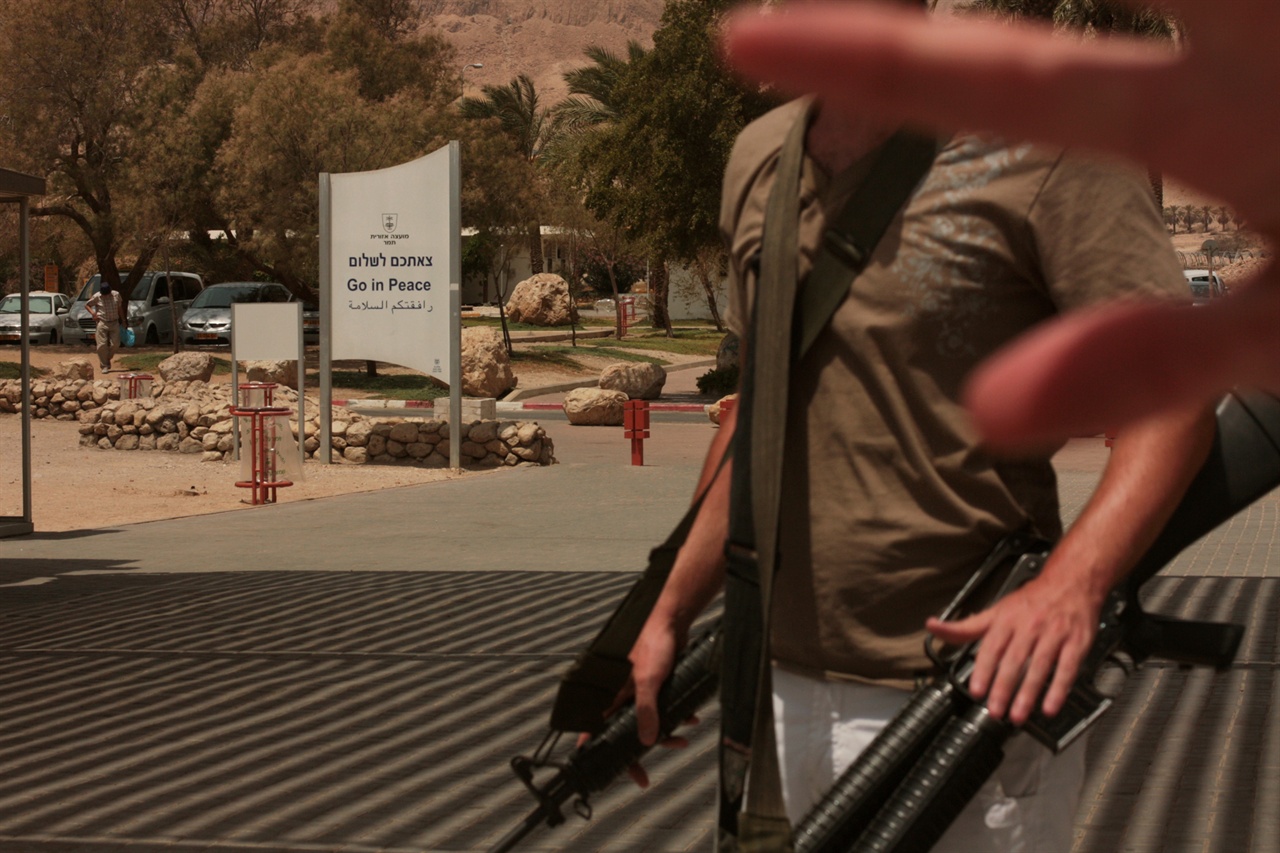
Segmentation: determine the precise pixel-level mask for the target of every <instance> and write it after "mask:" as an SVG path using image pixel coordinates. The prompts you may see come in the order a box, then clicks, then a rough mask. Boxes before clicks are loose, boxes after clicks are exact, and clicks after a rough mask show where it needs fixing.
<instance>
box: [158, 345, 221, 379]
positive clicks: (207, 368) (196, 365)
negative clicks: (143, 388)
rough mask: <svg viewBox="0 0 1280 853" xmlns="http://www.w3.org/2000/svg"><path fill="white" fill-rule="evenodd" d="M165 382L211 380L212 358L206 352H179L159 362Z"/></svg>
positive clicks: (161, 376) (161, 375)
mask: <svg viewBox="0 0 1280 853" xmlns="http://www.w3.org/2000/svg"><path fill="white" fill-rule="evenodd" d="M159 367H160V378H161V379H163V380H164V381H165V382H196V381H199V382H208V381H209V380H210V379H212V378H213V356H211V355H209V353H207V352H180V353H175V354H174V355H171V356H169V357H168V358H166V359H165V360H164V361H162V362H160V365H159Z"/></svg>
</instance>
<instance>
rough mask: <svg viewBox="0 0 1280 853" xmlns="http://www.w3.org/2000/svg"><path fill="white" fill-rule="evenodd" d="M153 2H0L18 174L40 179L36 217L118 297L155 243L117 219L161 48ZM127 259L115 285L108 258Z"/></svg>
mask: <svg viewBox="0 0 1280 853" xmlns="http://www.w3.org/2000/svg"><path fill="white" fill-rule="evenodd" d="M159 2H160V0H47V2H43V3H40V4H35V3H30V2H25V0H0V115H5V116H7V117H8V119H9V124H8V127H7V129H8V131H9V133H10V134H11V135H9V137H8V146H7V147H8V148H9V150H10V152H11V153H12V154H13V155H14V160H13V163H14V165H16V166H17V167H18V168H21V169H24V170H26V171H30V172H33V173H35V174H40V175H44V176H46V177H47V179H48V181H49V190H50V191H49V194H48V195H47V196H46V197H45V199H44V200H43V201H41V202H40V203H38V204H36V205H34V206H33V207H32V211H31V212H32V214H33V215H34V216H37V217H46V216H48V217H59V218H62V219H65V220H66V221H68V222H70V223H72V224H73V225H74V226H75V228H76V229H77V230H78V231H79V232H80V233H81V234H82V235H83V237H84V239H85V240H86V241H87V243H88V245H89V248H90V252H91V253H92V255H93V257H94V259H95V260H96V262H97V265H98V269H99V270H100V271H101V272H102V274H103V276H104V278H106V279H107V280H108V281H111V282H113V283H115V284H117V285H120V286H121V290H122V291H123V292H124V293H125V295H128V293H129V292H130V291H131V290H132V288H133V285H134V283H135V282H136V281H137V279H138V277H139V276H140V275H141V272H142V270H143V268H144V267H145V266H146V264H147V262H148V261H149V259H150V258H151V256H152V254H153V253H154V252H155V249H156V246H157V245H158V237H157V235H156V234H155V233H154V232H147V231H143V230H141V229H139V228H138V227H136V226H137V223H135V222H131V221H130V220H129V219H128V218H127V216H125V215H124V210H123V208H124V205H123V201H124V199H125V198H127V197H128V195H129V194H130V192H131V191H132V192H135V193H136V192H138V191H139V190H138V188H130V187H129V186H128V185H127V183H126V181H125V175H124V172H125V169H124V164H126V163H128V162H129V161H130V160H131V159H132V158H133V157H134V156H135V154H136V151H137V146H138V140H137V139H136V137H135V135H134V133H133V132H132V131H133V129H134V128H135V127H136V126H137V124H138V122H139V119H140V105H141V102H142V93H143V92H144V91H145V88H146V85H147V83H148V81H149V78H150V76H151V74H152V73H153V69H154V66H155V63H156V62H157V60H159V59H162V58H164V56H165V55H166V54H167V52H168V49H169V46H170V45H169V42H168V40H167V38H166V37H165V34H164V33H163V32H160V33H157V31H156V27H155V20H156V19H158V18H160V17H161V16H162V14H161V13H162V10H161V7H160V5H159ZM122 252H129V253H132V254H134V255H135V256H136V257H135V261H136V262H135V263H134V265H133V266H134V272H133V274H132V275H131V276H129V277H128V278H127V279H126V280H124V281H123V282H122V281H121V277H120V265H119V263H118V256H119V255H120V254H121V253H122Z"/></svg>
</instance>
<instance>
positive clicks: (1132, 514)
mask: <svg viewBox="0 0 1280 853" xmlns="http://www.w3.org/2000/svg"><path fill="white" fill-rule="evenodd" d="M1213 429H1214V424H1213V418H1212V415H1211V413H1210V412H1209V411H1208V410H1207V409H1206V408H1204V407H1201V406H1196V407H1194V408H1191V409H1182V410H1178V411H1174V412H1170V413H1167V414H1164V415H1161V416H1159V417H1154V418H1150V419H1148V420H1146V421H1143V422H1140V423H1137V424H1133V425H1131V426H1129V427H1127V428H1126V429H1124V430H1122V431H1121V432H1120V434H1119V437H1118V438H1117V439H1116V442H1115V447H1114V448H1113V450H1112V453H1111V459H1110V460H1109V461H1108V463H1107V467H1106V470H1105V471H1104V472H1103V475H1102V480H1101V481H1100V482H1099V484H1098V488H1097V490H1096V491H1095V492H1094V494H1093V497H1092V498H1091V499H1090V500H1089V503H1088V505H1087V506H1086V507H1085V509H1084V511H1083V512H1082V513H1081V514H1080V517H1079V519H1077V521H1076V523H1075V524H1074V525H1073V526H1072V527H1071V529H1070V531H1068V533H1067V535H1066V536H1064V537H1063V539H1062V542H1061V543H1059V545H1058V546H1057V547H1056V548H1055V549H1054V551H1053V554H1052V555H1051V557H1050V559H1049V561H1048V563H1047V564H1046V565H1045V568H1044V570H1043V571H1042V572H1041V574H1040V576H1039V577H1038V578H1036V579H1035V580H1034V581H1031V582H1030V583H1028V584H1027V585H1026V586H1024V587H1023V588H1022V589H1021V590H1019V591H1017V592H1015V593H1013V594H1011V595H1008V596H1006V597H1005V598H1003V599H1001V600H1000V601H999V602H997V603H996V605H995V606H993V607H991V608H989V609H988V610H985V611H983V612H982V613H979V614H976V615H975V616H973V617H971V618H969V619H965V620H962V621H958V622H954V623H944V622H939V621H938V620H936V619H931V620H929V623H928V626H927V627H928V629H929V630H930V631H932V632H933V633H935V634H936V635H937V636H938V637H940V638H942V639H943V640H945V641H947V642H970V641H972V640H976V639H981V640H982V645H981V646H980V647H979V651H978V659H977V663H976V665H975V668H974V672H973V675H972V677H971V678H970V689H971V690H972V691H973V693H974V695H976V696H979V697H981V696H984V695H985V696H987V707H988V708H989V709H990V710H991V712H992V713H993V714H995V715H996V716H997V717H1000V716H1003V715H1004V714H1005V713H1006V712H1008V714H1009V719H1010V720H1011V721H1012V722H1014V723H1016V724H1021V723H1023V722H1025V721H1026V719H1027V717H1029V716H1030V715H1031V713H1032V711H1033V710H1034V708H1035V704H1036V702H1037V701H1038V697H1039V696H1040V695H1041V692H1042V690H1044V687H1045V685H1048V691H1047V692H1045V694H1044V701H1043V704H1042V708H1043V710H1044V712H1045V713H1046V714H1048V715H1050V716H1052V715H1054V714H1056V713H1057V712H1058V711H1059V710H1061V708H1062V705H1063V702H1064V700H1065V699H1066V696H1067V694H1068V693H1069V692H1070V689H1071V685H1072V683H1073V682H1074V681H1075V678H1076V675H1077V673H1078V671H1079V666H1080V663H1081V661H1082V660H1083V659H1084V656H1085V654H1086V653H1087V652H1088V650H1089V647H1090V645H1091V644H1092V643H1093V639H1094V635H1095V634H1096V632H1097V626H1098V616H1099V613H1100V611H1101V608H1102V604H1103V602H1104V600H1105V599H1106V596H1107V593H1108V592H1109V591H1110V590H1111V589H1112V588H1113V587H1115V586H1116V584H1118V583H1119V582H1120V581H1121V579H1122V578H1123V577H1124V575H1125V574H1126V573H1127V572H1128V571H1129V570H1130V569H1131V568H1132V567H1133V566H1134V564H1136V563H1137V561H1138V559H1139V558H1140V557H1141V556H1142V555H1143V554H1144V553H1145V552H1146V550H1147V549H1148V548H1149V547H1150V546H1151V543H1152V542H1154V541H1155V538H1156V536H1157V535H1158V534H1159V533H1160V530H1161V529H1162V528H1163V527H1164V524H1165V522H1166V521H1168V519H1169V516H1170V515H1171V514H1172V513H1173V510H1174V508H1175V507H1176V506H1177V504H1178V502H1179V500H1181V498H1182V494H1183V492H1185V491H1186V488H1187V486H1188V484H1190V482H1191V480H1192V478H1194V477H1195V474H1196V472H1197V471H1198V470H1199V469H1200V466H1201V465H1202V464H1203V462H1204V459H1205V456H1206V455H1207V453H1208V451H1209V446H1210V444H1211V443H1212V440H1213Z"/></svg>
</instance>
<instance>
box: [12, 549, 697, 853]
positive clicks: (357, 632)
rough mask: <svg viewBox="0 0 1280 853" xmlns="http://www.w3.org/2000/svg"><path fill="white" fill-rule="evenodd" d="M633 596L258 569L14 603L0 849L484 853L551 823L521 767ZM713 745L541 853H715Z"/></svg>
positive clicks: (76, 580) (584, 588)
mask: <svg viewBox="0 0 1280 853" xmlns="http://www.w3.org/2000/svg"><path fill="white" fill-rule="evenodd" d="M632 579H633V578H629V577H627V576H620V575H618V574H615V573H602V574H587V575H580V574H575V575H565V574H554V573H532V574H530V573H494V574H488V573H484V574H481V573H431V574H426V573H423V574H408V573H394V574H392V573H383V574H378V573H292V572H289V573H285V572H280V573H270V572H266V573H253V572H240V573H228V574H218V575H110V576H78V577H68V576H63V577H60V578H59V579H58V580H57V581H56V582H55V583H53V584H48V585H45V586H38V587H25V588H10V589H9V590H6V596H5V599H4V601H3V602H0V719H2V720H4V721H5V725H4V728H3V731H2V732H0V769H2V772H0V849H3V850H13V851H17V850H36V851H43V850H83V851H90V853H99V851H107V850H112V851H114V850H117V849H119V850H146V849H149V848H151V847H152V846H156V847H160V846H163V847H165V848H166V849H174V850H188V849H190V850H205V849H219V850H221V849H245V850H280V851H292V850H299V851H303V850H307V851H310V850H339V849H341V850H350V851H363V850H406V851H407V850H476V849H485V848H486V847H487V846H488V845H489V844H490V843H492V842H493V841H494V840H496V839H497V838H498V837H500V836H501V835H502V834H503V833H505V831H506V830H507V829H508V828H509V826H511V825H514V824H515V823H516V822H517V821H519V820H520V819H521V818H523V817H524V815H525V814H527V813H528V812H529V811H530V810H531V809H532V808H533V806H534V801H533V799H532V798H531V797H530V796H529V795H528V794H527V793H526V792H525V791H524V789H523V788H522V787H521V786H520V784H519V783H518V782H517V780H516V779H515V777H514V776H513V775H512V774H511V771H510V770H509V768H508V766H507V762H508V761H509V759H510V758H511V756H513V755H515V754H516V753H519V752H528V751H530V750H532V749H533V748H534V747H535V746H536V745H537V743H538V741H539V740H540V739H541V737H542V734H543V733H544V731H545V727H546V714H547V711H548V709H549V707H550V701H551V696H552V693H553V690H554V687H555V684H556V680H557V678H558V677H559V675H560V673H561V672H563V670H564V668H565V666H566V665H567V664H568V663H569V661H570V660H572V658H573V656H574V655H575V654H576V653H577V652H578V651H579V650H580V649H581V648H582V647H583V646H584V645H585V643H586V642H587V641H588V640H589V639H590V637H591V636H592V635H593V634H594V632H595V631H596V630H598V628H599V626H600V625H601V624H602V622H603V620H604V619H605V617H606V616H607V615H608V613H609V612H610V611H611V610H612V608H613V607H614V605H615V604H616V602H617V601H618V599H619V598H620V596H621V595H622V593H623V592H624V591H625V589H626V588H627V586H628V585H629V582H630V581H631V580H632ZM713 731H714V723H713V724H711V725H707V726H703V727H701V728H700V730H699V732H698V734H697V735H696V736H695V742H694V745H693V747H692V748H691V749H689V750H685V751H682V752H672V753H668V754H665V755H663V756H660V757H656V758H655V761H654V769H655V779H656V780H657V781H656V784H655V786H654V788H653V789H651V790H650V791H649V792H647V793H645V794H641V793H640V792H638V790H637V789H635V788H634V787H633V786H631V785H629V784H620V785H618V786H616V788H615V789H613V790H611V791H609V792H607V794H606V795H605V796H604V797H602V798H600V800H599V801H598V802H597V803H595V804H594V805H595V806H596V809H597V817H596V819H595V820H594V821H593V822H591V823H589V824H588V823H584V822H582V821H581V820H579V819H577V818H575V817H572V816H571V817H570V821H571V822H570V823H569V824H568V825H566V826H562V827H559V828H557V829H556V830H552V831H547V832H546V833H545V835H544V834H542V833H539V834H537V835H535V836H532V837H530V839H529V840H528V843H527V844H526V845H525V846H524V849H528V850H538V849H543V850H546V849H574V850H589V849H634V850H664V851H665V850H683V849H689V848H691V847H701V849H706V845H707V843H709V835H706V832H708V831H709V830H708V827H709V822H708V821H709V817H708V815H709V810H710V808H711V805H712V803H713V802H714V791H713V788H712V784H713V776H712V774H711V773H709V772H708V771H709V770H710V768H711V764H710V763H709V761H710V760H711V759H712V756H711V754H710V752H709V750H710V745H711V742H712V741H713V736H712V732H713ZM691 830H692V832H691ZM623 838H627V839H633V840H635V842H636V843H635V844H632V843H631V841H627V842H626V843H625V844H624V843H623V842H622V841H621V840H620V839H623ZM224 845H225V846H224ZM619 845H622V846H619Z"/></svg>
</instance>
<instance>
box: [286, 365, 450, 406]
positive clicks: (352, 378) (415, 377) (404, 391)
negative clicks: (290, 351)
mask: <svg viewBox="0 0 1280 853" xmlns="http://www.w3.org/2000/svg"><path fill="white" fill-rule="evenodd" d="M313 377H314V381H313ZM307 384H308V385H309V386H312V387H318V386H319V385H320V378H319V374H316V373H313V374H308V377H307ZM333 387H335V388H350V389H351V390H353V391H369V392H372V393H375V394H377V396H378V397H379V398H383V399H388V400H437V399H439V398H441V397H448V396H449V387H448V386H447V385H442V384H441V383H439V382H437V381H435V380H434V379H432V378H431V377H430V376H423V375H421V374H414V373H384V374H379V375H377V376H369V375H368V374H367V373H364V372H363V371H356V370H335V371H333Z"/></svg>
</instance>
